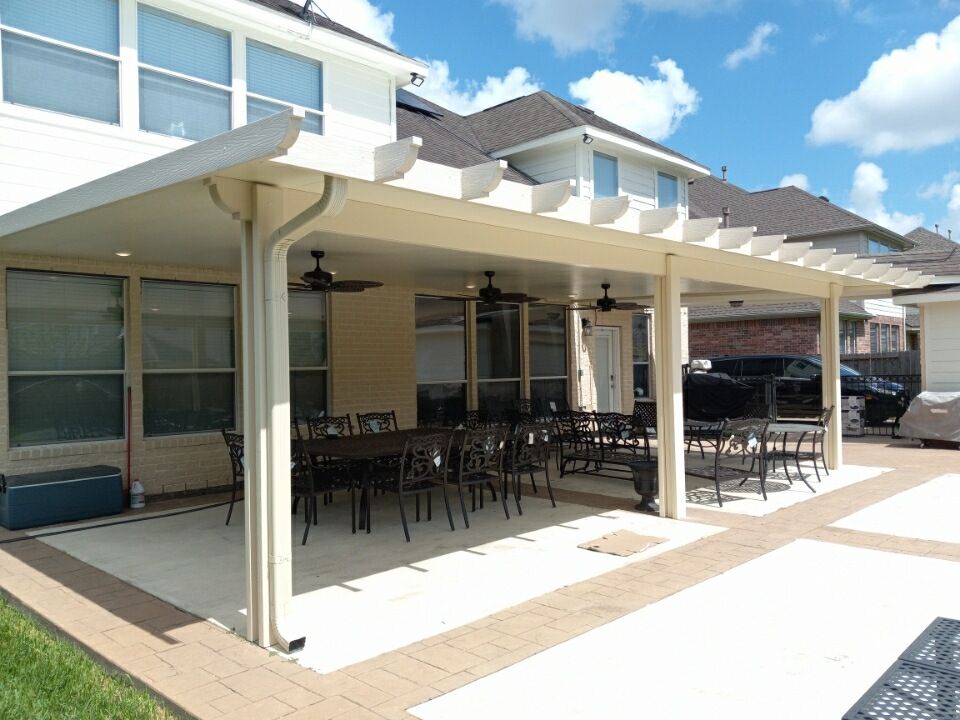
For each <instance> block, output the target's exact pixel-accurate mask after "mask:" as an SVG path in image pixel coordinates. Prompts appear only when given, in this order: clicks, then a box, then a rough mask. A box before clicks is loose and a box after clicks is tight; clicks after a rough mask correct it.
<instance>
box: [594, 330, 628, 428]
mask: <svg viewBox="0 0 960 720" xmlns="http://www.w3.org/2000/svg"><path fill="white" fill-rule="evenodd" d="M593 337H594V352H597V345H598V344H599V343H598V342H597V339H598V337H606V338H608V340H607V341H606V342H608V343H609V347H610V358H609V361H610V371H611V374H612V375H613V378H614V380H613V387H612V388H610V410H609V412H622V410H623V397H622V389H623V378H622V376H621V373H622V372H623V368H622V365H621V362H620V352H621V350H622V346H621V344H620V339H621V338H620V328H619V327H616V326H613V325H597V326H595V327H594V329H593ZM593 370H594V375H593V381H594V385H596V382H597V375H596V370H597V368H596V362H594V368H593ZM596 404H597V410H598V411H599V408H600V388H599V387H598V388H597V403H596Z"/></svg>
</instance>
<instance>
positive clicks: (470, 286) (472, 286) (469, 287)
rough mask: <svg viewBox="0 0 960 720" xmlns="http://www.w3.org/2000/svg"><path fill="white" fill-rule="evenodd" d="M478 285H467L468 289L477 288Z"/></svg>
mask: <svg viewBox="0 0 960 720" xmlns="http://www.w3.org/2000/svg"><path fill="white" fill-rule="evenodd" d="M476 287H477V286H476V285H467V286H466V288H467V290H473V289H475V288H476Z"/></svg>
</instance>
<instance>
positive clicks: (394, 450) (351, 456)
mask: <svg viewBox="0 0 960 720" xmlns="http://www.w3.org/2000/svg"><path fill="white" fill-rule="evenodd" d="M439 434H444V435H453V436H454V437H453V445H454V446H455V447H459V443H461V442H462V441H463V435H464V431H463V430H454V429H452V428H436V427H434V428H410V429H407V430H391V431H388V432H380V433H367V434H364V435H346V436H339V435H338V436H331V437H319V438H309V439H304V441H303V445H304V449H305V450H306V451H307V452H308V453H310V454H311V455H320V456H323V457H328V458H334V459H338V460H352V461H354V462H356V463H358V464H359V465H361V466H362V474H361V477H360V529H361V530H366V531H367V532H368V533H369V532H370V497H369V495H370V477H371V475H372V474H373V470H374V466H375V465H376V464H377V462H378V461H381V462H382V461H386V460H389V459H391V458H397V459H399V458H400V456H401V455H402V454H403V449H404V447H405V446H406V443H407V440H409V439H410V438H416V437H424V436H426V435H439Z"/></svg>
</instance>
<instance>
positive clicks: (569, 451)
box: [557, 410, 603, 477]
mask: <svg viewBox="0 0 960 720" xmlns="http://www.w3.org/2000/svg"><path fill="white" fill-rule="evenodd" d="M596 427H597V426H596V418H595V416H594V414H593V413H592V412H583V411H580V410H571V411H569V412H565V413H561V414H560V415H559V416H558V417H557V430H558V435H559V436H560V437H561V438H562V440H563V442H562V443H561V444H560V462H559V467H560V477H563V476H564V474H566V472H567V465H569V464H572V465H573V469H572V472H587V471H588V468H590V467H591V466H592V467H593V469H594V471H596V470H598V469H599V467H600V463H601V462H602V461H603V454H602V453H601V451H600V438H599V437H598V436H597V431H596ZM578 463H583V467H581V468H579V469H578V468H577V465H578Z"/></svg>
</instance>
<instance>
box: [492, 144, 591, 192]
mask: <svg viewBox="0 0 960 720" xmlns="http://www.w3.org/2000/svg"><path fill="white" fill-rule="evenodd" d="M575 150H576V146H574V145H564V146H559V147H549V148H536V149H534V150H527V151H525V152H522V153H517V154H516V155H511V156H510V157H509V158H507V159H508V160H509V161H510V164H511V165H513V166H514V167H515V168H517V169H518V170H520V171H521V172H525V173H526V174H527V175H529V176H530V177H532V178H533V179H534V180H536V181H537V182H541V183H547V182H553V181H554V180H572V179H577V160H576V152H575Z"/></svg>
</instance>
